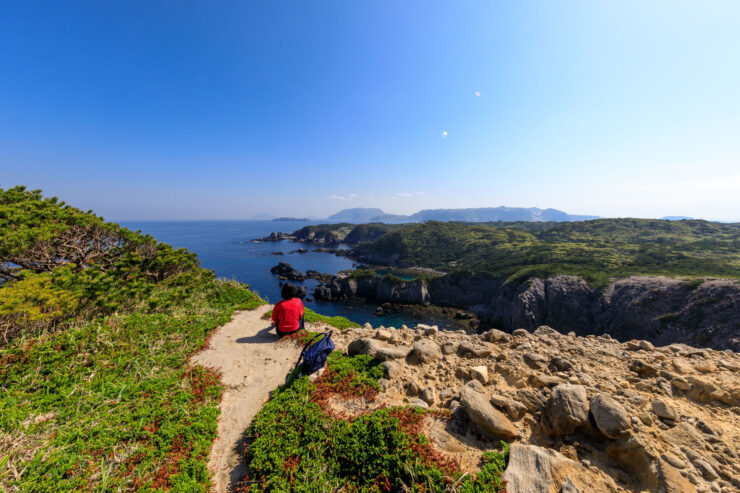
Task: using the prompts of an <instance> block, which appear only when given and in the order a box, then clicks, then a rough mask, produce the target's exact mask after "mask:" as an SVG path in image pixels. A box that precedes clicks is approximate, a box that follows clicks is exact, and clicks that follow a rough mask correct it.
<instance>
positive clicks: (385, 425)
mask: <svg viewBox="0 0 740 493" xmlns="http://www.w3.org/2000/svg"><path fill="white" fill-rule="evenodd" d="M330 372H331V373H333V376H331V377H330V379H329V381H328V382H327V381H326V379H325V376H326V374H327V373H330ZM380 376H382V372H381V371H380V366H379V364H378V362H376V361H373V360H371V359H370V358H368V357H367V356H353V357H349V356H345V355H341V354H338V353H333V354H332V355H331V357H330V359H329V363H328V369H327V372H326V373H325V374H324V376H322V377H321V378H319V379H318V380H317V381H316V383H315V384H313V383H311V382H309V380H308V378H307V377H302V378H297V379H293V380H291V381H290V382H289V383H288V384H286V385H284V386H283V387H281V388H279V389H278V390H276V391H275V392H274V393H273V395H272V398H271V400H270V401H269V402H268V403H267V404H266V405H265V407H264V408H263V409H262V410H261V411H260V412H259V413H258V414H257V416H256V417H255V419H254V420H253V422H252V424H251V426H250V427H249V429H248V431H247V435H248V438H247V443H246V444H245V445H246V452H245V461H246V464H247V466H248V474H247V477H245V478H244V481H242V482H241V490H242V491H296V492H304V491H306V492H308V491H311V492H313V491H332V490H339V489H342V488H345V489H348V490H350V491H362V492H379V491H402V490H403V489H404V488H408V490H409V491H426V492H442V491H447V489H448V488H449V487H450V486H451V485H453V484H456V485H457V487H458V488H460V489H459V491H467V492H496V491H502V482H501V472H502V471H503V469H504V468H505V462H506V456H507V454H506V449H505V448H504V451H503V452H501V453H496V452H488V453H486V454H484V461H485V464H484V465H483V467H482V469H481V471H480V472H479V473H478V474H477V475H476V477H475V478H472V477H471V476H470V475H465V476H463V475H462V473H461V471H459V470H458V469H457V468H456V467H455V466H454V463H452V462H451V461H449V460H446V459H445V458H443V457H441V456H439V455H436V454H435V453H434V452H433V451H432V449H431V448H429V441H428V439H427V438H426V437H425V436H424V435H423V434H421V433H420V432H419V431H418V430H419V428H420V426H419V424H420V422H421V420H422V419H423V418H424V416H425V415H426V414H427V413H429V411H425V410H422V409H419V408H383V409H379V410H376V411H374V412H372V413H370V414H366V415H362V416H359V417H356V418H354V419H348V420H347V419H336V418H333V417H331V416H329V415H327V414H325V413H324V412H323V411H322V407H321V405H319V404H318V403H317V402H316V397H317V396H316V394H317V393H324V392H326V390H327V384H328V386H329V387H331V385H332V384H333V383H335V382H339V381H346V380H347V378H349V379H351V380H353V381H355V382H356V383H357V384H358V385H366V386H374V385H377V380H378V378H380ZM319 401H320V399H319ZM504 445H505V444H504Z"/></svg>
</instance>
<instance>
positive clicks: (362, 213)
mask: <svg viewBox="0 0 740 493" xmlns="http://www.w3.org/2000/svg"><path fill="white" fill-rule="evenodd" d="M327 219H328V220H332V221H348V222H355V223H358V222H389V223H399V222H424V221H464V222H495V221H506V222H508V221H528V222H545V221H559V222H569V221H587V220H590V219H599V216H592V215H579V214H568V213H567V212H564V211H561V210H558V209H553V208H547V209H540V208H538V207H506V206H499V207H472V208H464V209H422V210H420V211H418V212H416V213H414V214H411V215H403V214H390V213H386V212H385V211H383V210H382V209H379V208H374V207H354V208H351V209H342V210H341V211H339V212H337V213H335V214H332V215H331V216H329V217H328V218H327Z"/></svg>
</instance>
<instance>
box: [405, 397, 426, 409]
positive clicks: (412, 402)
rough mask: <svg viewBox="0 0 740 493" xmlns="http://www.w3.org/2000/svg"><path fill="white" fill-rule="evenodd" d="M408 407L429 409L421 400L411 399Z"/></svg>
mask: <svg viewBox="0 0 740 493" xmlns="http://www.w3.org/2000/svg"><path fill="white" fill-rule="evenodd" d="M409 406H414V407H420V408H422V409H429V404H427V403H426V402H424V401H423V400H421V399H411V400H410V401H409Z"/></svg>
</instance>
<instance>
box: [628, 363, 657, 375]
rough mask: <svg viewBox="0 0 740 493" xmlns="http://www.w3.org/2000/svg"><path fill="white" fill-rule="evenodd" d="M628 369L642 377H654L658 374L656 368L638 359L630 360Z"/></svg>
mask: <svg viewBox="0 0 740 493" xmlns="http://www.w3.org/2000/svg"><path fill="white" fill-rule="evenodd" d="M630 370H632V371H633V372H635V373H637V374H638V375H641V376H643V377H654V376H655V375H657V374H658V369H657V368H655V367H654V366H653V365H650V364H648V363H646V362H644V361H642V360H639V359H636V360H633V361H632V363H631V364H630Z"/></svg>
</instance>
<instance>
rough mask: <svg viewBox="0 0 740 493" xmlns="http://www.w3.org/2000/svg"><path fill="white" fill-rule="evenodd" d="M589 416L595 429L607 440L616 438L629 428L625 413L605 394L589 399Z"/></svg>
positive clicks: (627, 417)
mask: <svg viewBox="0 0 740 493" xmlns="http://www.w3.org/2000/svg"><path fill="white" fill-rule="evenodd" d="M591 414H592V415H593V417H594V422H595V423H596V427H597V428H598V429H599V431H601V433H603V434H604V435H605V436H607V437H609V438H617V437H619V435H621V434H622V433H624V432H625V431H627V430H628V429H629V428H630V421H629V416H628V415H627V411H626V410H625V409H624V407H622V405H621V404H620V403H619V402H617V401H616V400H614V399H613V398H612V397H611V396H608V395H606V394H597V395H595V396H594V398H593V399H591Z"/></svg>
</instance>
